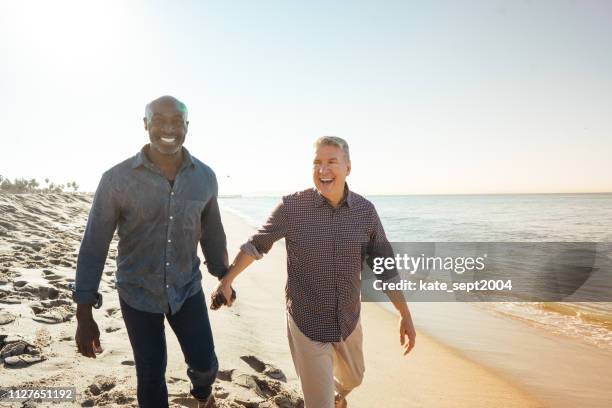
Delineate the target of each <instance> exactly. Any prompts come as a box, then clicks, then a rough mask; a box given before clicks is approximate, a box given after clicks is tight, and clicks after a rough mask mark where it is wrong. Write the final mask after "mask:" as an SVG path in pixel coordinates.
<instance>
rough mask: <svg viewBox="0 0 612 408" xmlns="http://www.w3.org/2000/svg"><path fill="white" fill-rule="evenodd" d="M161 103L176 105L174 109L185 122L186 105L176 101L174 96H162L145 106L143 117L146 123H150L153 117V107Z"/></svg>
mask: <svg viewBox="0 0 612 408" xmlns="http://www.w3.org/2000/svg"><path fill="white" fill-rule="evenodd" d="M163 102H173V103H174V104H175V105H176V109H178V111H179V112H181V113H182V114H183V118H185V121H187V105H185V104H184V103H183V102H181V101H179V100H178V99H176V98H175V97H174V96H169V95H164V96H161V97H159V98H157V99H155V100H153V101H151V102H149V103H147V106H145V117H146V118H147V122H150V121H151V118H152V117H153V105H155V104H157V103H163Z"/></svg>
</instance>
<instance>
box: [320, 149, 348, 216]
mask: <svg viewBox="0 0 612 408" xmlns="http://www.w3.org/2000/svg"><path fill="white" fill-rule="evenodd" d="M350 172H351V162H350V161H349V160H347V158H346V155H345V154H344V152H343V151H342V149H341V148H340V147H338V146H335V145H319V146H318V147H317V149H316V151H315V157H314V160H313V162H312V179H313V181H314V184H315V187H316V188H317V190H318V191H319V193H320V194H321V195H322V196H323V197H325V198H326V199H327V201H329V202H330V203H331V204H332V205H333V206H336V205H337V204H338V203H339V202H340V200H342V196H343V195H344V183H345V180H346V176H348V175H349V173H350Z"/></svg>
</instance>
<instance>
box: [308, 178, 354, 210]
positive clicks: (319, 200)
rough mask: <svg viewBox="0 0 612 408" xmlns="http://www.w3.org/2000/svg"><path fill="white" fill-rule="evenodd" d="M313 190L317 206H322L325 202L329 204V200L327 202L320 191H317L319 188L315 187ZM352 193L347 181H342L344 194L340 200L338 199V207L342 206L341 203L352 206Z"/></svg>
mask: <svg viewBox="0 0 612 408" xmlns="http://www.w3.org/2000/svg"><path fill="white" fill-rule="evenodd" d="M314 191H315V204H316V206H317V207H322V206H324V205H325V204H327V205H330V204H329V202H327V199H326V198H325V197H323V195H321V193H319V190H317V189H316V188H315V189H314ZM353 195H354V194H353V192H352V191H351V190H350V189H349V186H348V183H346V182H345V183H344V196H343V197H342V200H340V203H339V204H338V207H342V206H343V205H346V206H347V207H349V208H351V207H352V206H353Z"/></svg>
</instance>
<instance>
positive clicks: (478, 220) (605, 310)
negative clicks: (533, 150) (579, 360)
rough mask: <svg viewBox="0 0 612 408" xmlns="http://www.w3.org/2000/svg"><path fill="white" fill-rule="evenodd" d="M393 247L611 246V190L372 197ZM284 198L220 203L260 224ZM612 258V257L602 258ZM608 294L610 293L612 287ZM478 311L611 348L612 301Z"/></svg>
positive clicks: (505, 305) (490, 307) (501, 304)
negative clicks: (486, 244)
mask: <svg viewBox="0 0 612 408" xmlns="http://www.w3.org/2000/svg"><path fill="white" fill-rule="evenodd" d="M367 198H368V199H369V200H370V201H372V202H373V203H374V204H375V206H376V209H377V211H378V214H379V216H380V218H381V220H382V223H383V226H384V227H385V231H386V233H387V237H388V238H389V240H390V241H395V242H576V241H580V242H612V193H602V194H516V195H505V194H504V195H422V196H418V195H410V196H368V197H367ZM279 201H280V197H237V198H221V199H220V204H221V206H222V208H224V209H226V210H229V211H231V212H233V213H235V214H237V215H239V216H240V217H242V218H244V219H245V220H246V221H247V222H248V223H249V224H251V225H253V226H259V225H261V224H262V223H263V222H265V220H266V219H267V217H268V215H269V214H270V212H271V211H272V209H273V208H274V207H275V206H276V205H277V204H278V203H279ZM603 256H604V257H606V258H607V260H609V261H612V253H606V254H604V255H603ZM608 284H609V285H610V287H609V288H606V290H612V282H609V283H608ZM474 306H475V307H478V308H482V309H485V310H487V311H488V312H489V313H494V314H497V315H499V316H503V317H505V318H508V319H513V320H518V321H521V322H523V323H525V324H528V325H530V326H533V327H536V328H540V329H542V330H545V331H547V332H548V333H550V332H553V333H556V334H559V335H560V336H567V337H572V338H574V339H577V340H579V341H581V342H584V343H587V344H589V345H592V346H596V347H598V348H601V349H605V350H608V351H612V303H606V302H592V303H552V302H550V303H511V302H498V303H486V304H485V303H483V304H477V305H476V304H475V305H474Z"/></svg>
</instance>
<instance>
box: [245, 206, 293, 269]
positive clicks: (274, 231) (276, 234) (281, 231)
mask: <svg viewBox="0 0 612 408" xmlns="http://www.w3.org/2000/svg"><path fill="white" fill-rule="evenodd" d="M286 234H287V217H286V215H285V210H284V205H283V203H282V201H281V202H280V203H279V204H278V205H277V206H276V208H275V209H274V211H272V214H271V215H270V217H269V218H268V221H266V223H265V224H264V225H262V226H261V227H260V228H259V229H258V230H257V233H256V234H254V235H253V236H252V237H251V238H249V240H248V241H247V242H245V243H244V244H243V245H242V246H241V247H240V249H241V250H242V251H244V252H245V253H247V254H248V255H250V256H252V257H253V258H255V259H261V258H262V257H263V255H264V254H267V253H268V251H270V249H271V248H272V245H274V243H275V242H276V241H278V240H279V239H281V238H284V237H285V236H286Z"/></svg>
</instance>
